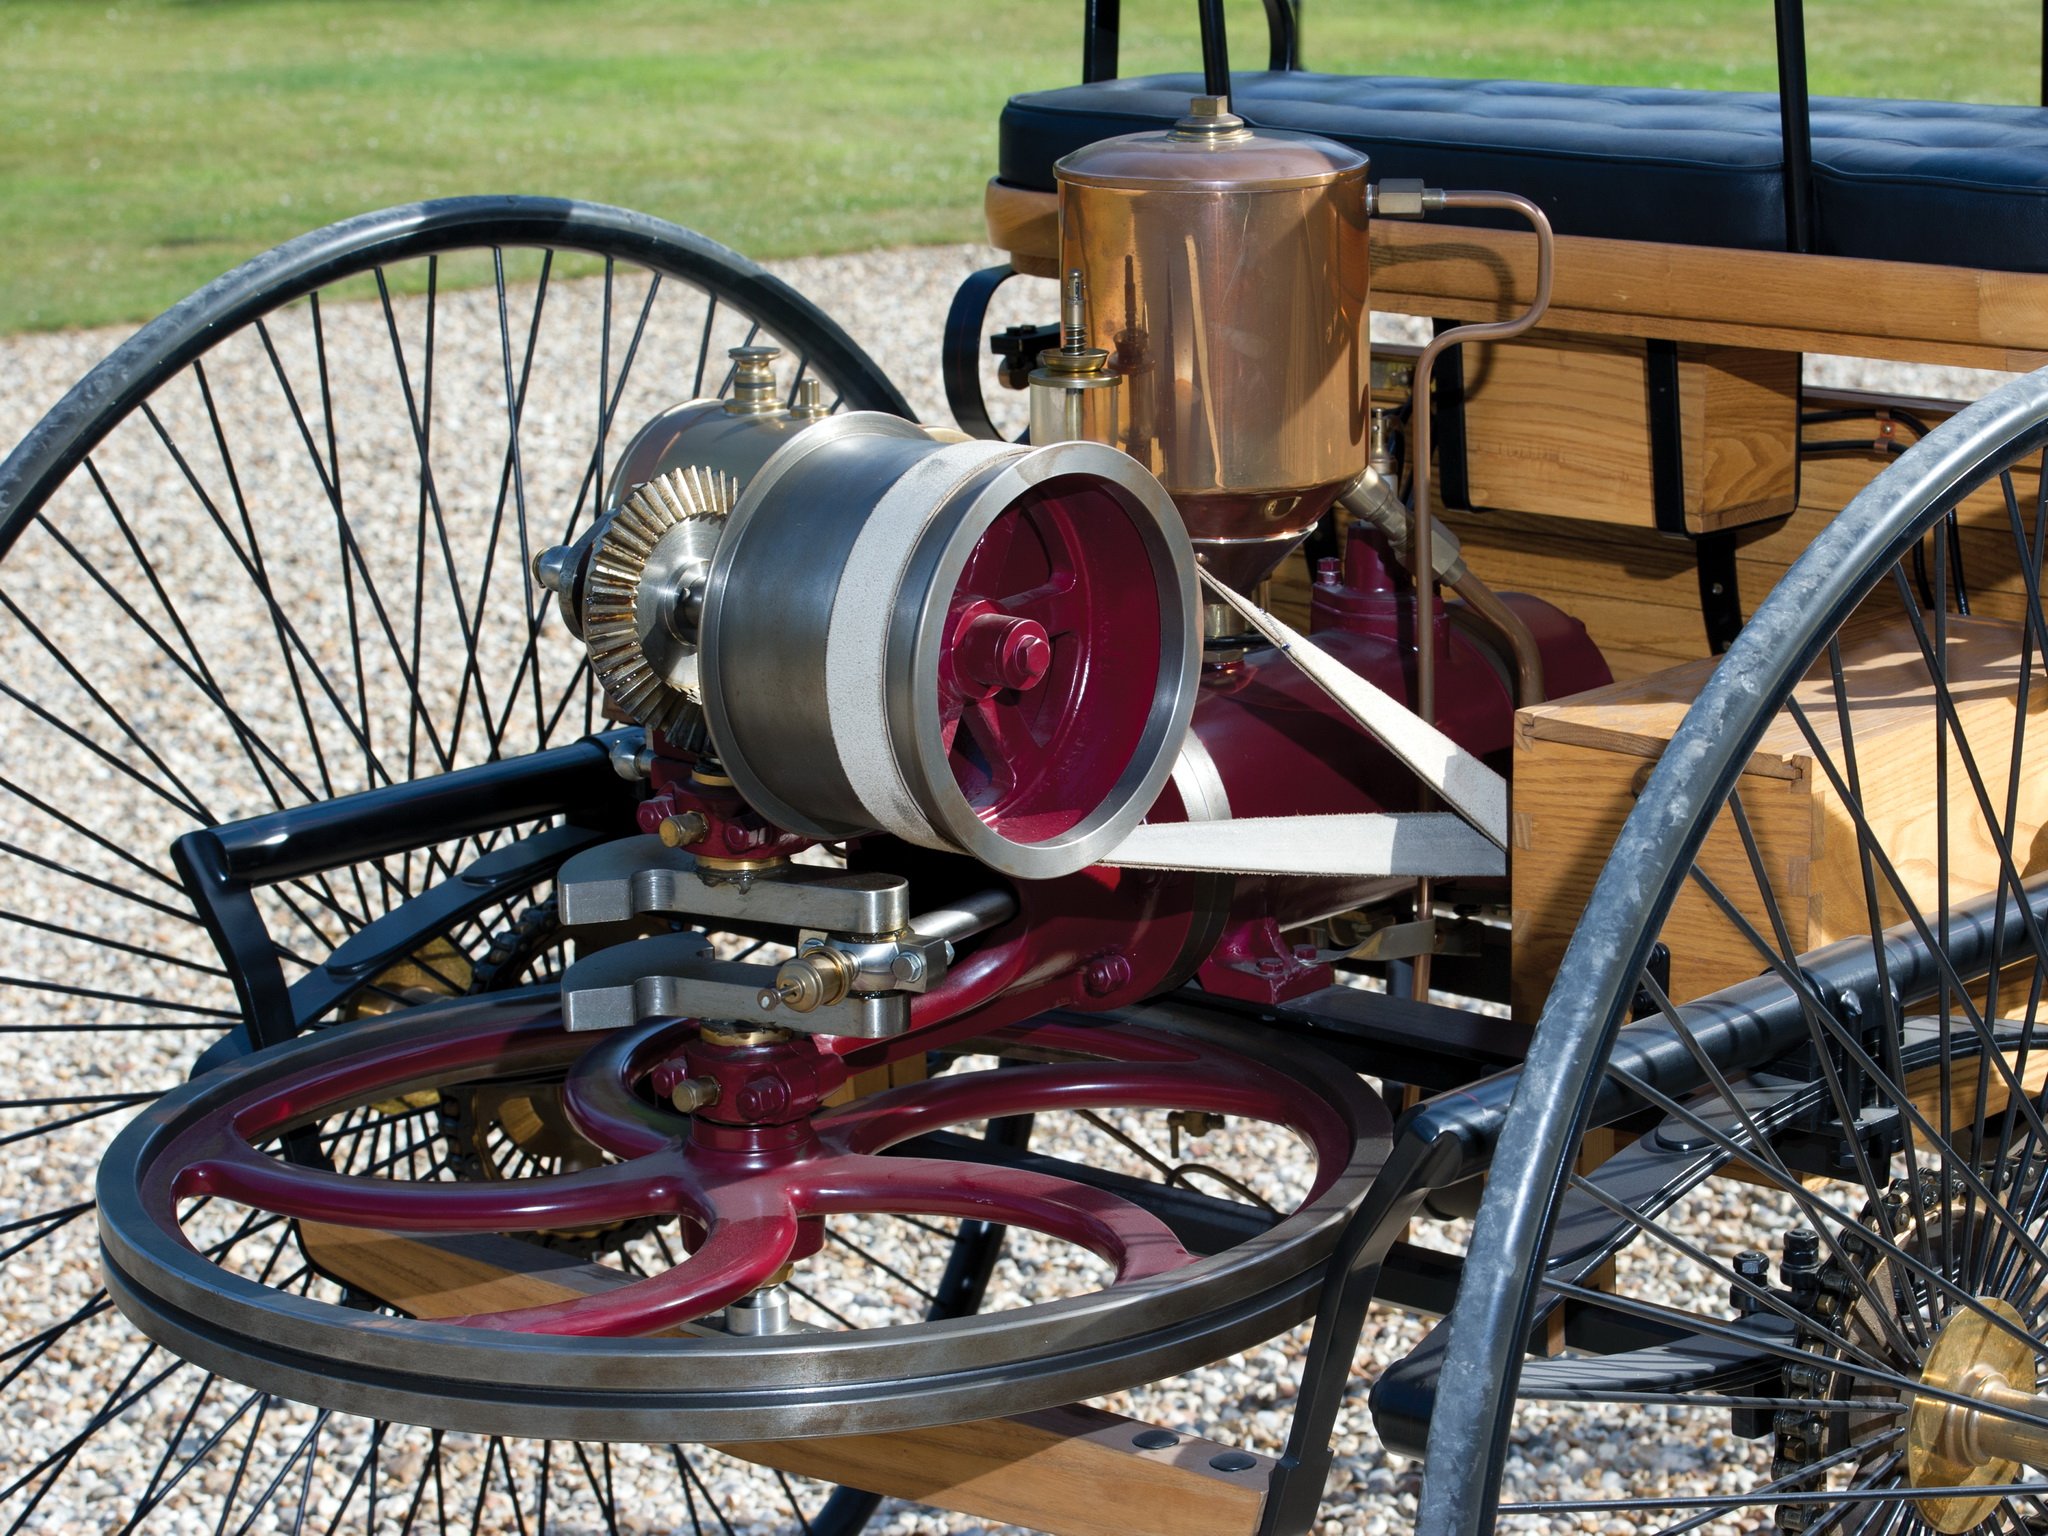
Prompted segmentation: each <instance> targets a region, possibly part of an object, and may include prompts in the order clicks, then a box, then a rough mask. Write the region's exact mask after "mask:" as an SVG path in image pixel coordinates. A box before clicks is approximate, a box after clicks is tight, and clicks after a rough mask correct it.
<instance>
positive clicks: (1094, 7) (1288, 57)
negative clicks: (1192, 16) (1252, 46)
mask: <svg viewBox="0 0 2048 1536" xmlns="http://www.w3.org/2000/svg"><path fill="white" fill-rule="evenodd" d="M1263 3H1264V5H1265V7H1266V68H1267V69H1269V70H1271V71H1273V72H1274V73H1276V74H1278V73H1282V72H1284V71H1287V70H1294V69H1300V68H1301V15H1300V12H1299V10H1298V9H1297V7H1296V4H1295V0H1263ZM1197 4H1198V6H1199V7H1200V11H1201V17H1202V33H1203V45H1202V62H1203V73H1204V75H1205V77H1206V84H1207V86H1208V89H1209V93H1210V94H1211V95H1212V96H1227V95H1229V94H1230V87H1229V85H1228V84H1227V83H1225V84H1224V85H1223V88H1222V89H1221V90H1219V89H1217V85H1218V83H1219V78H1220V80H1221V81H1223V82H1227V81H1228V79H1229V76H1230V66H1229V59H1228V51H1227V49H1226V48H1225V46H1224V42H1223V14H1222V13H1223V7H1222V4H1221V3H1220V0H1197ZM1122 30H1123V0H1085V4H1084V6H1083V10H1082V21H1081V83H1082V84H1083V85H1095V84H1097V83H1099V82H1101V81H1104V80H1114V79H1115V78H1116V71H1117V41H1118V37H1119V34H1120V33H1121V32H1122Z"/></svg>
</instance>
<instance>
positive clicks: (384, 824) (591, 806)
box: [171, 731, 638, 1070]
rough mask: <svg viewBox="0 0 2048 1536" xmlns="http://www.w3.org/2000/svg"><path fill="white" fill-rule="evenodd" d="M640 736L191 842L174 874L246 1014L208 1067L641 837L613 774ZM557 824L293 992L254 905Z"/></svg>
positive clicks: (192, 836)
mask: <svg viewBox="0 0 2048 1536" xmlns="http://www.w3.org/2000/svg"><path fill="white" fill-rule="evenodd" d="M637 734H638V733H637V732H624V731H614V732H610V733H608V734H605V735H599V736H589V737H585V738H584V739H583V740H581V741H578V742H574V743H572V744H571V745H569V746H565V747H555V748H552V749H550V750H548V751H545V752H536V753H533V754H531V755H530V756H526V757H515V758H509V759H506V760H503V761H500V762H494V763H484V764H482V765H480V766H478V767H474V768H463V769H458V770H457V771H455V772H453V773H446V774H439V775H436V776H435V777H432V778H424V779H415V780H413V781H412V782H410V783H407V784H393V785H388V786H385V787H382V788H379V789H372V790H366V791H364V792H363V793H361V794H355V795H344V796H342V797H341V798H339V799H335V800H325V801H321V802H319V803H317V804H313V805H304V806H294V807H292V808H291V809H289V810H283V811H274V812H272V813H271V814H269V815H267V816H255V817H251V818H249V819H248V820H246V821H236V822H227V823H223V824H222V825H220V826H217V827H206V828H202V829H200V830H198V831H195V832H188V833H186V834H185V835H184V836H183V837H181V838H179V839H178V840H177V842H176V843H174V844H173V845H172V847H171V859H172V862H173V863H174V864H175V865H176V867H177V870H178V875H179V878H180V879H182V880H183V881H184V885H185V891H186V894H187V895H188V896H189V897H190V898H191V900H192V906H193V909H194V910H195V911H196V912H197V913H198V914H199V919H200V921H201V922H202V923H204V924H205V926H206V932H207V935H208V936H209V937H210V938H211V939H212V940H213V943H214V948H215V949H217V950H218V951H219V952H220V957H221V963H222V964H223V965H225V966H226V967H227V970H228V975H229V977H230V979H231V980H232V981H233V983H234V988H235V997H236V1000H237V1001H238V1002H239V1003H240V1004H241V1008H242V1019H241V1022H240V1023H238V1024H236V1025H235V1026H234V1028H233V1029H231V1030H230V1031H229V1032H228V1033H227V1034H226V1035H224V1036H222V1038H221V1039H220V1040H219V1041H217V1042H215V1044H214V1045H213V1046H212V1047H210V1048H209V1049H208V1050H207V1051H206V1052H205V1053H204V1055H203V1056H202V1057H201V1060H200V1069H201V1070H203V1069H205V1068H209V1067H212V1066H215V1065H217V1064H219V1062H221V1061H223V1060H226V1059H229V1058H231V1057H233V1056H237V1055H241V1054H243V1053H244V1052H246V1051H250V1050H255V1049H260V1048H262V1047H263V1046H267V1045H275V1044H277V1043H278V1042H279V1041H282V1040H289V1039H290V1038H291V1037H292V1036H293V1035H295V1034H297V1033H299V1031H301V1030H302V1029H305V1028H306V1027H307V1026H308V1025H310V1024H311V1023H312V1022H313V1021H314V1020H316V1019H318V1018H320V1017H322V1016H323V1015H325V1014H327V1013H328V1012H330V1011H331V1010H332V1009H333V1008H335V1007H336V1006H337V1005H339V1004H340V1003H342V1002H345V1001H346V1000H347V999H348V998H349V997H350V996H351V995H352V994H354V993H356V992H360V991H361V990H363V988H364V987H365V986H366V985H368V984H369V982H370V980H371V979H372V978H373V977H374V976H376V975H377V974H378V973H379V972H380V971H382V970H383V969H385V968H386V967H388V966H390V965H391V964H393V963H394V962H396V961H398V960H401V959H403V958H404V957H405V956H407V955H410V954H413V953H414V952H416V951H417V950H418V949H419V948H420V946H421V945H422V944H424V943H426V942H427V941H429V940H430V939H431V938H432V937H433V936H434V935H436V934H439V933H442V932H445V931H446V930H447V929H448V927H449V926H450V925H451V924H453V923H456V922H458V921H460V920H461V919H462V918H464V917H468V916H472V915H474V914H475V913H476V912H478V911H481V910H482V909H483V908H485V907H487V906H490V905H491V904H492V903H494V902H496V901H500V900H503V899H504V897H505V896H506V895H508V894H509V893H511V892H514V891H518V890H522V889H530V888H531V887H533V886H535V885H537V884H539V883H540V882H541V881H543V880H545V879H547V878H548V877H549V876H550V875H551V874H553V872H554V871H555V869H556V868H557V867H559V866H560V864H561V862H562V861H563V860H564V859H566V858H568V857H569V856H570V855H571V854H573V853H576V852H578V851H579V850H581V849H583V848H587V847H589V846H591V845H592V844H594V843H597V842H601V841H603V840H604V839H606V838H611V837H618V836H622V835H624V834H626V833H629V832H631V831H632V830H633V818H632V807H633V804H634V802H635V800H636V798H637V797H636V796H635V795H634V793H633V789H632V786H631V785H630V784H628V783H627V782H626V781H625V780H624V779H621V778H620V777H619V775H618V773H617V772H616V771H615V770H614V769H613V767H612V752H613V749H614V747H615V746H616V745H618V744H619V742H620V741H621V738H623V737H625V736H627V735H637ZM556 816H560V817H562V818H563V821H562V823H561V824H560V825H558V826H554V827H550V828H547V829H545V830H543V831H541V832H539V833H537V834H535V835H533V836H531V837H527V838H522V839H520V840H518V841H515V842H513V843H510V844H508V845H507V846H505V847H503V848H499V849H495V850H493V851H492V852H490V853H488V854H485V855H484V856H483V857H482V858H479V859H477V860H475V861H474V862H473V863H471V864H470V865H469V866H468V867H467V868H465V869H462V870H460V871H458V872H457V873H456V874H455V875H453V876H452V877H450V878H449V879H447V880H443V881H441V882H439V883H438V884H436V885H433V886H430V887H428V888H427V889H426V890H424V891H422V892H421V893H420V894H418V895H417V896H415V897H413V898H412V899H411V900H409V901H407V902H405V903H404V904H403V905H402V906H400V907H399V908H397V909H396V910H394V911H392V912H390V913H387V914H386V915H385V916H384V917H382V918H379V919H377V920H376V921H374V922H372V923H370V924H368V925H367V926H365V927H364V928H362V929H361V930H360V931H358V932H357V933H355V934H353V935H352V936H351V937H350V938H348V939H347V940H346V941H344V942H343V943H342V944H341V945H339V946H338V947H337V948H336V949H335V951H334V953H333V954H331V955H330V956H328V957H327V960H326V961H325V962H324V963H323V964H321V965H320V966H318V967H316V968H315V969H313V970H311V971H309V972H308V973H307V974H306V975H304V976H302V977H301V978H300V979H299V980H298V981H296V982H293V983H291V984H290V985H287V984H286V982H285V978H284V967H283V965H282V964H281V963H280V960H279V955H278V948H277V945H276V942H275V941H274V940H273V939H272V938H271V936H270V931H269V929H268V928H267V927H266V926H265V924H264V921H263V914H262V913H261V912H260V911H259V910H258V909H257V905H256V894H255V893H256V892H257V891H258V890H259V889H261V888H262V887H264V886H267V885H275V884H277V883H279V882H280V881H285V880H291V879H295V878H298V877H300V876H305V875H314V874H321V873H324V872H326V871H328V870H331V869H338V868H341V867H343V866H345V865H348V864H354V863H359V862H361V861H364V860H368V859H377V858H382V857H384V856H386V855H388V854H394V853H403V852H406V851H407V850H410V849H417V848H424V847H431V846H433V845H434V844H436V843H441V842H446V841H448V840H450V839H453V838H461V837H470V836H474V835H477V834H479V833H484V832H494V831H499V830H501V829H503V828H506V827H510V826H516V825H518V824H519V823H521V822H530V821H541V820H547V819H550V818H553V817H556Z"/></svg>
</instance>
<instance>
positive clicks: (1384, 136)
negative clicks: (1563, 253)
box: [1000, 71, 2048, 272]
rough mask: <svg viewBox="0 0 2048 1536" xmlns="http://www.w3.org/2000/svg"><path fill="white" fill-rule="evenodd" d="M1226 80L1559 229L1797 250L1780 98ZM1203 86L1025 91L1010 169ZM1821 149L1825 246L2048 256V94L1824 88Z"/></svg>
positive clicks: (1245, 102) (1149, 81)
mask: <svg viewBox="0 0 2048 1536" xmlns="http://www.w3.org/2000/svg"><path fill="white" fill-rule="evenodd" d="M1233 86H1234V90H1233V93H1232V97H1231V105H1232V107H1233V109H1234V110H1236V111H1237V112H1239V113H1240V114H1242V115H1243V116H1244V117H1245V118H1246V119H1247V120H1249V121H1251V122H1253V123H1255V124H1257V125H1259V126H1261V127H1266V128H1286V129H1293V130H1296V131H1299V132H1304V133H1319V134H1323V135H1326V136H1327V137H1330V138H1333V139H1339V140H1342V141H1343V142H1345V143H1347V144H1351V145H1354V146H1356V147H1357V148H1359V149H1362V150H1364V151H1365V152H1366V153H1368V154H1369V155H1371V156H1372V158H1373V174H1374V176H1375V177H1378V176H1405V177H1421V178H1422V179H1424V180H1426V181H1427V182H1428V183H1429V184H1430V185H1431V186H1441V187H1467V188H1477V187H1486V188H1500V189H1502V190H1506V191H1513V192H1520V193H1522V194H1524V195H1525V196H1528V197H1531V198H1534V199H1535V200H1536V201H1537V202H1538V203H1540V204H1541V205H1542V206H1543V209H1544V211H1545V212H1547V213H1548V214H1549V215H1550V218H1551V221H1552V223H1553V224H1554V226H1555V227H1556V229H1557V232H1558V233H1559V234H1565V235H1595V236H1604V237H1607V238H1610V239H1618V240H1657V241H1669V242H1673V243H1676V244H1682V245H1713V246H1732V247H1738V248H1744V249H1753V250H1783V249H1784V248H1785V213H1784V189H1783V171H1782V168H1781V162H1782V154H1783V152H1782V147H1781V143H1780V139H1779V132H1778V99H1777V97H1775V96H1771V95H1764V94H1760V93H1746V92H1722V91H1677V90H1655V89H1638V88H1635V87H1626V86H1582V85H1546V84H1537V83H1529V82H1523V81H1515V80H1413V79H1402V78H1396V77H1390V76H1376V75H1319V74H1310V73H1307V72H1300V71H1296V72H1288V73H1265V74H1249V73H1246V74H1239V75H1236V76H1234V77H1233ZM1201 88H1202V81H1201V77H1200V76H1198V75H1191V74H1190V75H1148V76H1140V77H1135V78H1132V79H1128V80H1107V81H1103V82H1101V83H1099V84H1096V85H1077V86H1068V87H1065V88H1063V89H1060V90H1052V91H1035V92H1032V93H1030V94H1027V95H1022V96H1017V97H1013V98H1012V99H1011V101H1010V103H1009V105H1008V106H1007V107H1005V108H1004V109H1003V117H1002V141H1001V157H1000V175H1001V178H1002V179H1003V180H1004V181H1007V182H1010V183H1012V184H1014V185H1017V186H1021V187H1029V188H1035V189H1040V190H1046V191H1050V190H1051V189H1052V186H1053V171H1052V168H1053V162H1054V161H1055V160H1057V159H1058V158H1059V157H1060V156H1061V155H1064V154H1066V153H1067V152H1068V151H1069V150H1072V149H1077V148H1079V147H1080V146H1081V145H1083V144H1087V143H1092V142H1093V141H1094V140H1096V139H1103V138H1108V137H1110V136H1112V135H1115V134H1120V133H1134V132H1137V131H1139V130H1141V129H1145V128H1155V127H1159V126H1161V125H1163V124H1166V123H1170V122H1172V121H1173V120H1174V119H1175V118H1177V117H1179V116H1180V115H1181V114H1182V113H1184V112H1185V111H1186V110H1187V100H1188V97H1190V96H1191V95H1193V94H1195V93H1196V92H1198V91H1200V90H1201ZM1813 158H1814V205H1815V206H1814V231H1815V247H1814V248H1815V249H1816V250H1817V251H1819V252H1821V253H1823V254H1828V255H1837V256H1863V257H1870V258H1873V259H1877V260H1885V261H1921V262H1936V263H1941V264H1945V265H1950V266H1966V267H1988V268H1995V269H2001V270H2006V271H2018V272H2042V271H2048V109H2043V108H2038V107H2000V106H1982V105H1977V104H1973V103H1963V102H1940V101H1859V100H1854V99H1849V98H1841V97H1816V98H1814V101H1813ZM1472 222H1475V223H1491V222H1496V221H1495V220H1492V219H1490V218H1487V217H1486V216H1478V217H1475V218H1474V219H1473V220H1472Z"/></svg>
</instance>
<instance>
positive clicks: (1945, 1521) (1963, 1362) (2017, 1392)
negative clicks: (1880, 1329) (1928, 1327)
mask: <svg viewBox="0 0 2048 1536" xmlns="http://www.w3.org/2000/svg"><path fill="white" fill-rule="evenodd" d="M1978 1305H1979V1306H1981V1307H1982V1308H1983V1309H1984V1311H1983V1312H1982V1313H1980V1312H1977V1311H1975V1310H1974V1309H1970V1308H1964V1307H1958V1308H1957V1309H1956V1310H1955V1311H1954V1312H1953V1313H1952V1314H1951V1315H1950V1317H1949V1320H1948V1322H1947V1324H1946V1325H1944V1326H1943V1328H1942V1330H1941V1334H1940V1336H1939V1337H1938V1338H1937V1339H1936V1340H1935V1343H1934V1348H1933V1349H1931V1350H1930V1351H1928V1355H1927V1363H1926V1365H1925V1366H1924V1367H1922V1369H1921V1372H1920V1381H1921V1384H1922V1385H1923V1386H1927V1387H1932V1388H1935V1389H1937V1390H1938V1391H1941V1392H1943V1393H1945V1394H1948V1396H1947V1397H1934V1396H1932V1395H1928V1396H1922V1397H1916V1398H1915V1399H1914V1401H1913V1413H1912V1417H1911V1418H1910V1419H1908V1420H1907V1424H1906V1469H1907V1475H1908V1478H1909V1480H1910V1481H1911V1482H1912V1484H1913V1486H1914V1487H1916V1488H1968V1487H1970V1486H1972V1485H1975V1486H1979V1487H1982V1486H1996V1485H1998V1484H2002V1483H2009V1482H2012V1481H2014V1480H2016V1479H2017V1478H2018V1476H2019V1474H2020V1470H2021V1468H2023V1467H2038V1466H2043V1465H2048V1430H2043V1429H2041V1428H2040V1427H2039V1426H2038V1425H2035V1424H2029V1423H2025V1422H2023V1421H2022V1420H2020V1419H2015V1418H2010V1417H2007V1415H2009V1414H2024V1415H2026V1416H2027V1417H2029V1418H2035V1419H2040V1418H2048V1396H2043V1395H2041V1394H2039V1393H2037V1392H2035V1391H2034V1383H2035V1377H2036V1374H2037V1371H2038V1367H2037V1366H2036V1364H2035V1354H2036V1346H2035V1345H2034V1343H2033V1342H2032V1341H2031V1338H2030V1330H2029V1329H2028V1327H2027V1321H2026V1319H2025V1318H2024V1317H2023V1316H2021V1315H2020V1312H2019V1310H2018V1309H2017V1308H2015V1307H2014V1306H2013V1305H2012V1304H2011V1303H2010V1302H2006V1301H2002V1300H2000V1299H1999V1298H1998V1297H1996V1296H1982V1297H1979V1298H1978ZM1985 1314H1989V1316H1987V1315H1985ZM1994 1319H1995V1321H1994ZM1957 1397H1960V1398H1965V1399H1968V1400H1970V1401H1971V1402H1972V1403H1974V1404H1976V1405H1977V1406H1972V1407H1964V1406H1963V1405H1962V1404H1961V1403H1958V1402H1955V1401H1953V1400H1952V1399H1953V1398H1957ZM1915 1502H1916V1503H1917V1504H1918V1506H1919V1510H1920V1515H1921V1518H1922V1519H1924V1520H1925V1521H1926V1522H1927V1523H1928V1524H1929V1525H1931V1526H1933V1527H1934V1529H1935V1530H1937V1531H1942V1532H1947V1533H1954V1532H1960V1531H1968V1530H1972V1529H1974V1528H1975V1527H1976V1526H1977V1525H1978V1524H1979V1523H1980V1522H1982V1521H1983V1520H1984V1519H1985V1518H1986V1517H1987V1516H1989V1515H1990V1513H1991V1511H1992V1510H1993V1509H1994V1508H1995V1507H1997V1505H1998V1503H1999V1502H2000V1501H1999V1498H1998V1496H1997V1495H1996V1494H1990V1495H1975V1496H1973V1495H1971V1494H1967V1493H1962V1494H1958V1493H1950V1494H1945V1495H1944V1494H1937V1495H1933V1496H1930V1497H1928V1498H1924V1499H1918V1500H1916V1501H1915Z"/></svg>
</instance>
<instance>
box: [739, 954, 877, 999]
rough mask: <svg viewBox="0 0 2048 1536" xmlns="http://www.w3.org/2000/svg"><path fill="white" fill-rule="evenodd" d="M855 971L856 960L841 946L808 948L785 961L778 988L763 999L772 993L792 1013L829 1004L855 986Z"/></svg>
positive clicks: (776, 981)
mask: <svg viewBox="0 0 2048 1536" xmlns="http://www.w3.org/2000/svg"><path fill="white" fill-rule="evenodd" d="M854 975H855V967H854V963H853V961H852V960H850V959H848V958H847V957H846V956H845V955H843V954H841V953H840V952H839V951H838V950H836V949H828V948H825V947H823V946H820V947H818V948H816V949H807V950H805V951H804V952H803V953H802V954H800V955H798V956H797V957H796V958H795V959H793V960H785V961H783V962H782V965H781V967H780V968H779V969H778V970H777V971H776V972H775V990H774V991H773V992H772V993H769V994H765V995H764V996H763V997H762V999H761V1000H762V1002H764V1003H766V1002H767V1001H768V998H769V997H770V996H772V997H773V998H774V999H775V1001H776V1002H777V1003H779V1004H781V1005H782V1006H783V1007H785V1008H787V1009H789V1010H790V1011H791V1012H792V1013H809V1012H811V1011H812V1010H813V1009H815V1008H829V1007H830V1006H831V1005H832V1004H834V1003H836V1002H839V1001H840V1000H841V999H842V998H844V997H845V996H846V994H847V993H849V992H851V991H852V990H853V978H854Z"/></svg>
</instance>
